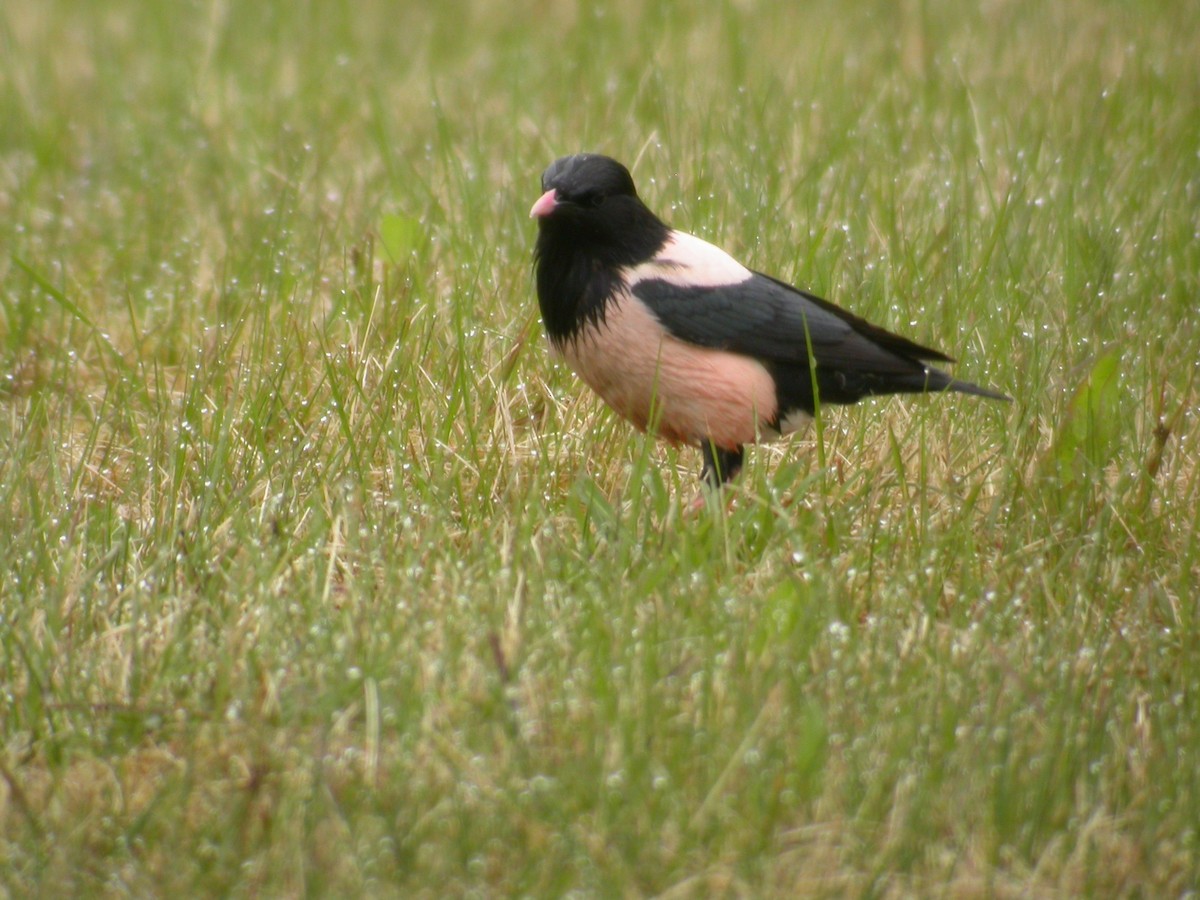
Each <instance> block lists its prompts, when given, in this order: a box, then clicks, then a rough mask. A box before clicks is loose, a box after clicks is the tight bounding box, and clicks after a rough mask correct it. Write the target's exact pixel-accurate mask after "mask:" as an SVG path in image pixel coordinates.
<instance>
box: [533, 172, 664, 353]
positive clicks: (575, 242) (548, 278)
mask: <svg viewBox="0 0 1200 900" xmlns="http://www.w3.org/2000/svg"><path fill="white" fill-rule="evenodd" d="M542 191H543V193H542V196H541V197H540V198H538V201H537V202H536V203H535V204H533V209H531V210H530V211H529V214H530V215H531V216H533V217H534V218H536V219H537V220H538V241H537V249H536V251H535V259H536V263H537V287H538V302H539V304H540V305H541V308H542V319H543V321H544V322H545V324H546V328H547V330H548V331H549V332H550V334H551V336H552V337H554V338H561V337H564V336H567V335H569V334H572V333H574V332H575V331H576V330H577V329H578V327H579V326H580V325H581V324H583V322H584V321H586V320H588V319H597V318H601V317H603V314H604V306H605V303H606V302H607V301H608V298H609V297H610V296H611V294H612V291H613V290H614V289H615V288H616V287H617V285H618V281H619V277H620V276H619V270H620V269H622V268H624V267H627V266H634V265H637V264H638V263H641V262H645V261H646V260H648V259H650V258H651V257H653V256H654V254H655V253H657V252H658V251H659V250H660V249H661V248H662V246H663V245H664V244H665V243H666V240H667V235H668V233H669V229H668V228H667V226H666V225H665V224H663V222H662V221H660V220H659V218H658V217H657V216H656V215H654V213H652V212H651V211H650V210H649V209H647V208H646V205H645V204H644V203H642V201H641V200H640V199H638V195H637V188H635V187H634V184H633V176H631V175H630V174H629V170H628V169H626V168H625V167H624V166H623V165H621V164H620V163H619V162H617V161H616V160H615V159H610V158H609V157H607V156H601V155H599V154H596V153H580V154H577V155H575V156H564V157H563V158H562V159H558V160H555V161H554V162H553V163H551V164H550V166H549V168H547V169H546V171H545V172H544V173H542Z"/></svg>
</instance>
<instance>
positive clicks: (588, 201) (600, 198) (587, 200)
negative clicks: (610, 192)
mask: <svg viewBox="0 0 1200 900" xmlns="http://www.w3.org/2000/svg"><path fill="white" fill-rule="evenodd" d="M606 199H608V198H607V197H606V196H605V195H604V194H601V193H600V192H599V191H595V192H594V193H591V194H588V195H586V196H585V197H584V198H583V205H584V206H588V207H591V208H592V209H595V208H596V207H597V206H602V205H603V204H604V201H605V200H606Z"/></svg>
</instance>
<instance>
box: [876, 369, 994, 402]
mask: <svg viewBox="0 0 1200 900" xmlns="http://www.w3.org/2000/svg"><path fill="white" fill-rule="evenodd" d="M880 387H882V388H883V390H876V391H871V392H870V393H879V394H907V393H913V394H924V393H937V392H940V391H952V392H956V393H959V394H973V395H974V396H976V397H986V398H988V399H989V400H1004V401H1011V400H1012V397H1010V396H1008V395H1007V394H1002V393H1000V392H999V391H993V390H992V389H991V388H985V387H980V386H979V385H977V384H972V383H971V382H969V381H959V380H958V379H957V378H955V377H954V376H952V375H949V374H948V373H946V372H943V371H942V370H941V369H935V368H934V367H933V366H926V367H925V371H924V372H923V373H920V374H915V373H914V374H912V375H902V376H899V377H894V378H884V379H881V385H880Z"/></svg>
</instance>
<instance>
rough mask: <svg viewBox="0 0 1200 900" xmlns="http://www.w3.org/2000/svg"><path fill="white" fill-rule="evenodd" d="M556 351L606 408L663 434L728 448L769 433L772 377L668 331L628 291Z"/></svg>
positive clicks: (773, 402) (734, 357)
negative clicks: (600, 398) (627, 293)
mask: <svg viewBox="0 0 1200 900" xmlns="http://www.w3.org/2000/svg"><path fill="white" fill-rule="evenodd" d="M558 349H559V350H560V351H561V352H562V355H563V357H564V359H566V361H567V363H568V364H569V365H570V366H571V368H572V369H574V370H575V372H576V373H578V375H579V377H580V378H582V379H583V380H584V381H585V382H587V384H588V385H589V386H590V387H591V388H592V390H594V391H595V392H596V393H597V394H599V395H600V396H601V397H602V398H603V399H604V401H605V402H606V403H608V405H609V406H611V407H612V408H613V409H615V410H616V411H617V412H618V413H620V414H621V415H622V416H624V417H625V418H626V419H628V420H629V421H631V422H633V424H634V425H636V426H637V427H638V428H640V429H642V430H644V431H645V430H650V431H653V432H654V433H655V434H657V435H659V436H660V437H663V438H665V439H666V440H669V441H672V442H677V443H686V444H692V445H696V444H699V443H701V442H702V441H705V440H712V441H713V442H714V443H715V444H717V446H719V447H726V448H733V447H736V446H738V445H741V444H749V443H753V442H754V441H756V440H757V439H758V437H759V436H760V432H763V431H767V432H771V429H769V428H768V426H767V423H768V422H770V421H772V420H773V419H774V418H775V414H776V412H777V401H776V396H775V382H774V380H773V379H772V378H771V375H770V373H768V372H767V370H766V368H764V367H763V365H762V364H761V363H759V362H758V361H757V360H754V359H751V358H750V357H747V356H740V355H738V354H735V353H726V352H723V351H720V350H712V349H709V348H707V347H697V346H695V345H693V344H688V343H685V342H683V341H680V340H678V339H676V338H673V337H671V336H670V335H669V334H667V333H666V332H665V331H664V329H663V327H662V325H661V324H660V323H659V322H658V320H657V319H655V318H654V316H653V315H652V314H651V313H650V312H649V310H647V309H646V308H645V307H644V306H643V305H642V304H641V303H640V302H638V301H637V300H634V299H633V298H631V297H629V296H628V295H625V296H623V297H621V298H619V299H618V300H616V301H615V302H613V303H611V304H610V305H609V307H608V310H607V311H606V314H605V318H604V321H603V322H601V323H599V324H598V325H589V326H587V327H585V328H584V329H583V330H582V331H581V332H580V334H579V335H577V336H576V337H575V338H573V339H571V340H569V341H566V342H565V343H563V344H562V345H561V346H560V347H559V348H558Z"/></svg>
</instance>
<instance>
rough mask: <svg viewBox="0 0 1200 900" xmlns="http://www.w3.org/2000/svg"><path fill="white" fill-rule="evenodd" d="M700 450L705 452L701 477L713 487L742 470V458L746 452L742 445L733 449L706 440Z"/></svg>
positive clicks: (719, 485)
mask: <svg viewBox="0 0 1200 900" xmlns="http://www.w3.org/2000/svg"><path fill="white" fill-rule="evenodd" d="M700 450H701V452H702V453H703V454H704V471H703V472H702V473H701V477H702V478H703V479H704V480H705V481H707V482H708V483H709V485H710V486H711V487H713V488H719V487H721V485H723V484H725V483H726V482H728V481H731V480H732V479H733V478H734V476H736V475H737V473H738V472H740V471H742V459H743V457H744V455H745V453H744V451H743V450H742V448H741V447H740V446H739V447H737V448H735V449H733V450H726V449H724V448H723V447H718V446H716V445H715V444H714V443H713V442H712V441H705V442H704V443H702V444H701V445H700Z"/></svg>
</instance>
